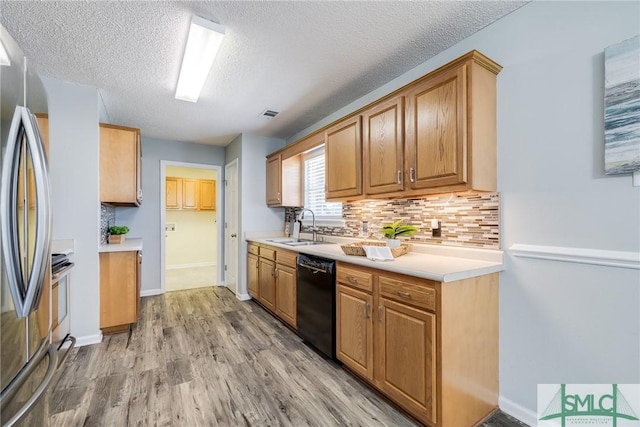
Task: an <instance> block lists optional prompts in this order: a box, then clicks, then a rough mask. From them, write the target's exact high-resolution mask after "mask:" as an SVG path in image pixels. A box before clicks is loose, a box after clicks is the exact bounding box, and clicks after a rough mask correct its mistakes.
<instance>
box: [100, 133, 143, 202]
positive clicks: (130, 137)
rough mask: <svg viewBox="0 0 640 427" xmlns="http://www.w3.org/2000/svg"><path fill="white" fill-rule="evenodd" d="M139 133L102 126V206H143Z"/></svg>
mask: <svg viewBox="0 0 640 427" xmlns="http://www.w3.org/2000/svg"><path fill="white" fill-rule="evenodd" d="M141 169H142V150H141V145H140V130H139V129H135V128H128V127H123V126H114V125H108V124H104V123H100V202H102V203H111V204H114V205H135V206H140V204H141V203H142V188H141V181H140V176H141Z"/></svg>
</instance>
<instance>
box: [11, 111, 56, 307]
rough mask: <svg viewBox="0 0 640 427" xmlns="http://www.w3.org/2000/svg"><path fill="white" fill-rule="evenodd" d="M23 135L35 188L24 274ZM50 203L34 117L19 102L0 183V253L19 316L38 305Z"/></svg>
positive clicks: (48, 243) (48, 238) (45, 262)
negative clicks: (32, 239)
mask: <svg viewBox="0 0 640 427" xmlns="http://www.w3.org/2000/svg"><path fill="white" fill-rule="evenodd" d="M23 138H24V139H25V140H26V144H27V147H28V150H27V153H30V157H31V164H32V165H33V175H34V184H35V191H36V231H35V232H36V236H35V243H34V252H33V253H34V259H33V265H32V266H31V271H29V272H25V274H23V272H22V267H21V256H22V255H23V254H21V253H20V249H19V247H20V246H19V244H18V230H17V224H18V221H17V217H16V216H17V215H18V212H17V205H18V194H17V192H18V190H17V189H18V178H19V174H18V168H19V165H20V151H21V150H20V149H21V145H22V144H21V141H22V139H23ZM23 178H25V177H23ZM27 203H28V201H25V206H26V205H27ZM50 203H51V200H50V193H49V181H48V178H47V162H46V158H45V154H44V147H43V144H42V138H41V136H40V132H39V131H38V125H37V121H36V118H35V116H33V115H32V114H31V112H30V111H29V109H28V108H26V107H20V106H18V107H16V110H15V112H14V115H13V119H12V121H11V129H10V130H9V138H8V141H7V147H6V151H5V158H4V162H3V165H2V186H1V187H0V205H1V206H6V207H7V209H5V214H4V215H2V216H1V217H0V230H1V233H2V235H3V236H5V238H4V239H2V255H3V259H4V264H5V269H6V273H7V280H8V285H9V289H10V291H11V297H12V300H13V305H14V308H15V310H16V315H17V316H18V317H26V316H28V315H29V313H31V312H32V311H34V310H35V309H36V308H37V305H38V303H39V301H40V296H41V295H42V289H43V287H44V285H45V284H44V277H45V275H46V267H47V265H48V261H49V260H48V256H49V248H50V246H51V217H50V215H49V212H50ZM26 250H28V249H26ZM25 276H26V277H25Z"/></svg>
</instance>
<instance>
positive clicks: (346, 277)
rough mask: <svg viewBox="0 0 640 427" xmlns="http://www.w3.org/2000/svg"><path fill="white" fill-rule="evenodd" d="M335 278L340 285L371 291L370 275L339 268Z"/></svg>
mask: <svg viewBox="0 0 640 427" xmlns="http://www.w3.org/2000/svg"><path fill="white" fill-rule="evenodd" d="M337 276H338V282H340V283H343V284H345V285H349V286H351V287H354V288H358V289H362V290H365V291H369V292H372V291H373V276H372V274H371V273H367V272H365V271H362V270H356V269H353V268H349V267H343V266H339V267H338V272H337Z"/></svg>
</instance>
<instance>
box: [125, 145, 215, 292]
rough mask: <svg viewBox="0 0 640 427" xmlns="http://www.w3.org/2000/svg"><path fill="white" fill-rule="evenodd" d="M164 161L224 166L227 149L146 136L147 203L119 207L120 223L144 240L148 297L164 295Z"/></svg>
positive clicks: (144, 286) (144, 172)
mask: <svg viewBox="0 0 640 427" xmlns="http://www.w3.org/2000/svg"><path fill="white" fill-rule="evenodd" d="M160 160H170V161H175V162H187V163H198V164H205V165H214V166H223V165H224V148H222V147H215V146H211V145H203V144H193V143H188V142H176V141H166V140H160V139H153V138H147V137H145V136H144V135H143V136H142V191H143V197H144V200H143V201H142V205H141V206H140V207H137V208H136V207H131V208H129V207H118V208H116V221H117V222H118V224H122V225H127V226H128V227H129V228H130V230H131V231H130V232H129V234H130V235H131V237H142V238H143V239H144V242H143V250H142V252H143V262H142V286H141V291H142V292H143V293H145V294H147V295H149V294H153V293H160V292H161V283H160V270H161V268H160V239H161V238H163V239H164V230H162V229H161V225H160ZM218 209H224V206H219V207H218Z"/></svg>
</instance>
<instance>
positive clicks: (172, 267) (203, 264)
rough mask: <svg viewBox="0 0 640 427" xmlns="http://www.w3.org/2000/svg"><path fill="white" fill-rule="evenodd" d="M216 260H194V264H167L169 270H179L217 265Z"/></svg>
mask: <svg viewBox="0 0 640 427" xmlns="http://www.w3.org/2000/svg"><path fill="white" fill-rule="evenodd" d="M216 265H218V264H216V262H215V261H214V262H194V263H192V264H173V265H167V270H178V269H180V268H198V267H215V266H216Z"/></svg>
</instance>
